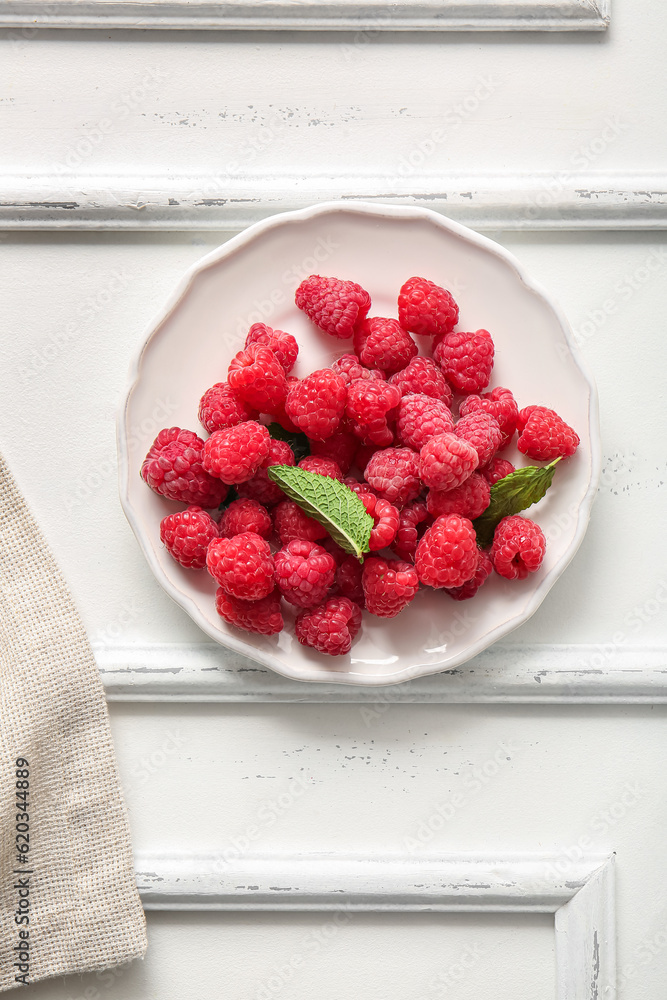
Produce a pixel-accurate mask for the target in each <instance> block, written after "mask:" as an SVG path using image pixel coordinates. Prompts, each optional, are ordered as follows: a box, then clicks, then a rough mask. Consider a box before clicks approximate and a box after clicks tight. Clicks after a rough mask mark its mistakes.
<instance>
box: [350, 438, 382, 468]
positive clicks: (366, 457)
mask: <svg viewBox="0 0 667 1000" xmlns="http://www.w3.org/2000/svg"><path fill="white" fill-rule="evenodd" d="M357 443H358V442H357ZM376 451H380V448H378V446H377V445H375V444H360V445H359V447H358V448H357V450H356V452H355V456H354V464H355V465H356V467H357V468H358V469H359V471H360V472H365V471H366V466H367V465H368V463H369V462H370V460H371V459H372V457H373V455H374V454H375V452H376Z"/></svg>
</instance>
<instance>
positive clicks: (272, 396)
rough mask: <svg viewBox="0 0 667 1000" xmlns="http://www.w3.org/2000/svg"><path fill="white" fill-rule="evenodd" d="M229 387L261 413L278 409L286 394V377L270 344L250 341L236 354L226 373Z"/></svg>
mask: <svg viewBox="0 0 667 1000" xmlns="http://www.w3.org/2000/svg"><path fill="white" fill-rule="evenodd" d="M227 378H228V381H229V384H230V386H231V387H232V389H233V390H234V391H235V392H237V393H238V394H239V396H240V397H241V399H243V400H245V402H246V403H248V405H249V406H254V407H255V409H256V410H259V412H260V413H274V412H275V411H277V410H280V408H281V406H282V405H283V403H284V402H285V397H286V396H287V380H286V378H285V372H284V369H283V366H282V365H281V364H280V361H279V360H278V358H277V357H276V356H275V354H274V353H273V351H272V350H271V349H270V348H269V347H264V346H263V345H262V344H249V345H248V347H246V348H245V350H243V351H239V353H238V354H236V355H235V356H234V357H233V358H232V360H231V363H230V365H229V374H228V376H227Z"/></svg>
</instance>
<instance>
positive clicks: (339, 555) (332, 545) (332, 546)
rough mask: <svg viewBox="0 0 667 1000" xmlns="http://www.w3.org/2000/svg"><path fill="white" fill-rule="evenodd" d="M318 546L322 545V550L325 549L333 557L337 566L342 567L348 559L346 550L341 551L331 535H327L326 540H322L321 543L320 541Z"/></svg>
mask: <svg viewBox="0 0 667 1000" xmlns="http://www.w3.org/2000/svg"><path fill="white" fill-rule="evenodd" d="M317 544H318V545H321V546H322V548H323V549H325V550H326V551H327V552H328V553H329V555H330V556H333V559H334V562H335V563H336V566H340V564H341V563H342V562H343V561H344V560H345V559H347V557H348V554H347V552H346V551H345V550H344V549H341V547H340V545H339V544H338V542H334V540H333V538H332V537H331V535H327V537H326V538H322V539H321V541H318V543H317ZM353 558H354V557H353Z"/></svg>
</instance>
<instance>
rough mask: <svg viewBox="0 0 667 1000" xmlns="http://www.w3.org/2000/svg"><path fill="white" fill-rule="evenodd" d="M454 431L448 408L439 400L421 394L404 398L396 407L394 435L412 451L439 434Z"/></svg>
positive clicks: (418, 449)
mask: <svg viewBox="0 0 667 1000" xmlns="http://www.w3.org/2000/svg"><path fill="white" fill-rule="evenodd" d="M453 430H454V418H453V416H452V413H451V410H450V409H449V407H448V406H447V405H446V404H445V403H443V402H442V401H441V400H439V399H433V398H432V397H430V396H426V395H424V394H423V393H417V394H415V395H411V396H406V397H405V399H402V400H401V402H400V405H399V407H398V417H397V419H396V434H397V436H398V440H399V441H400V442H401V443H402V444H404V445H406V446H407V447H408V448H413V449H414V451H421V449H422V448H423V447H424V445H425V444H426V443H427V442H428V441H430V440H431V438H434V437H437V436H438V435H439V434H447V433H449V432H451V431H453Z"/></svg>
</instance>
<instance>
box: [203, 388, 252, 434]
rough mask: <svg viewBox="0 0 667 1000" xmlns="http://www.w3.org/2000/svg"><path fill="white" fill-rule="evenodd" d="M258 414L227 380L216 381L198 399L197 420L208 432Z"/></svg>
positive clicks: (249, 418) (232, 425)
mask: <svg viewBox="0 0 667 1000" xmlns="http://www.w3.org/2000/svg"><path fill="white" fill-rule="evenodd" d="M258 416H259V413H258V412H257V410H253V408H252V407H251V406H248V404H247V403H244V402H243V400H242V399H241V397H240V396H239V395H238V394H237V393H236V392H234V390H233V389H232V387H231V386H230V385H229V383H228V382H216V384H215V385H212V386H211V388H210V389H207V390H206V392H205V393H204V395H203V396H202V398H201V399H200V401H199V421H200V423H201V424H202V426H203V427H205V428H206V430H207V431H208V432H209V434H213V433H214V431H222V430H224V429H225V428H226V427H234V426H235V425H236V424H242V423H243V422H244V421H245V420H256V419H257V417H258Z"/></svg>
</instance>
